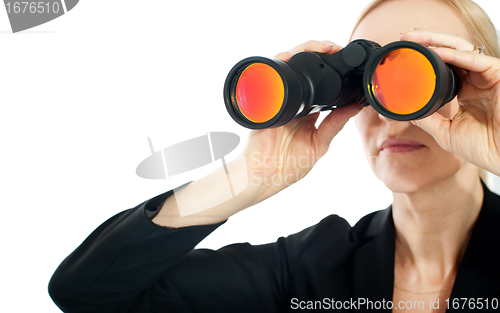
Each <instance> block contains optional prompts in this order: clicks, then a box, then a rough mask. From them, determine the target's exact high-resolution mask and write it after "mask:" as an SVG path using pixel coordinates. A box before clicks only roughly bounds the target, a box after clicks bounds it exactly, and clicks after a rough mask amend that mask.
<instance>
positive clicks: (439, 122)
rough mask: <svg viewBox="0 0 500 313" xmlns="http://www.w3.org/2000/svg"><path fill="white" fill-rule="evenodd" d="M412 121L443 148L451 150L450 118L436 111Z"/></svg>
mask: <svg viewBox="0 0 500 313" xmlns="http://www.w3.org/2000/svg"><path fill="white" fill-rule="evenodd" d="M411 123H412V124H413V125H415V126H418V127H420V128H421V129H423V130H424V131H426V132H427V133H428V134H429V135H431V136H432V137H433V138H434V140H436V142H437V143H438V144H439V146H441V148H443V149H444V150H446V151H450V149H451V145H450V128H451V120H450V119H448V118H446V117H444V116H442V115H441V114H440V113H438V112H434V113H433V114H431V115H429V116H428V117H426V118H423V119H420V120H413V121H411Z"/></svg>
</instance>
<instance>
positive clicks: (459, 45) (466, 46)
mask: <svg viewBox="0 0 500 313" xmlns="http://www.w3.org/2000/svg"><path fill="white" fill-rule="evenodd" d="M399 39H401V40H406V41H413V42H416V43H419V44H421V45H424V46H428V47H429V46H431V47H446V48H451V49H455V50H463V51H472V50H474V45H473V44H472V43H470V42H469V41H468V40H466V39H465V38H462V37H460V36H457V35H454V34H447V33H439V32H433V31H428V30H421V29H416V30H412V31H409V32H404V33H401V34H400V35H399Z"/></svg>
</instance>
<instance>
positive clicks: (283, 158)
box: [243, 41, 361, 203]
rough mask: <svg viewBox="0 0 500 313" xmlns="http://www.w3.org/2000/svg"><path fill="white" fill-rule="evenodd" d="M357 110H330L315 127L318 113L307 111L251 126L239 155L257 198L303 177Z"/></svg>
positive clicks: (313, 44) (322, 47)
mask: <svg viewBox="0 0 500 313" xmlns="http://www.w3.org/2000/svg"><path fill="white" fill-rule="evenodd" d="M341 49H342V47H340V46H338V45H335V44H333V43H331V42H329V41H322V42H318V41H308V42H306V43H304V44H301V45H299V46H297V47H295V48H294V49H292V50H290V51H288V52H284V53H280V54H278V55H276V58H278V59H281V60H283V61H288V60H289V59H290V58H291V57H292V56H293V54H295V53H297V52H305V51H314V52H320V53H325V54H333V53H335V52H337V51H339V50H341ZM360 110H361V106H360V105H359V104H353V105H349V106H345V107H340V108H336V109H334V110H332V111H331V112H330V114H328V116H326V117H325V119H324V120H323V121H322V122H321V124H320V125H319V126H318V128H317V129H316V127H315V123H316V120H317V119H318V116H319V113H314V114H309V115H307V116H304V117H302V118H299V119H293V120H291V121H290V122H289V123H287V124H285V125H283V126H281V127H278V128H269V129H262V130H251V132H250V136H249V140H248V143H247V145H246V147H245V149H244V153H243V156H244V158H245V160H246V163H247V170H248V177H249V184H251V185H254V186H258V190H259V192H258V197H257V199H256V201H255V203H257V202H260V201H262V200H264V199H266V198H268V197H270V196H272V195H274V194H276V193H277V192H279V191H281V190H283V189H284V188H286V187H287V186H289V185H291V184H293V183H295V182H297V181H298V180H300V179H301V178H303V177H304V176H305V175H306V174H307V173H308V172H309V171H310V170H311V169H312V167H313V166H314V165H315V164H316V162H317V161H318V159H319V158H321V157H322V156H323V155H324V154H325V153H326V152H327V151H328V147H329V145H330V142H331V141H332V139H333V137H335V135H337V133H338V132H339V131H340V130H341V129H342V127H343V126H344V125H345V123H346V122H347V121H348V120H349V118H351V117H352V116H354V115H356V113H358V112H359V111H360Z"/></svg>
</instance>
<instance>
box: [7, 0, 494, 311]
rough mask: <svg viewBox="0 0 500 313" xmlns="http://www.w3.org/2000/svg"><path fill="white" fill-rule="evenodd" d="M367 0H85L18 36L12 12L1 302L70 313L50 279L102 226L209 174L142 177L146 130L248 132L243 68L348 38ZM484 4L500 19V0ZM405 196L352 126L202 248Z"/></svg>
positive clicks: (349, 215)
mask: <svg viewBox="0 0 500 313" xmlns="http://www.w3.org/2000/svg"><path fill="white" fill-rule="evenodd" d="M368 2H369V1H367V0H356V1H345V0H342V1H336V0H324V1H314V0H309V1H307V2H306V1H295V2H294V1H290V0H288V1H269V0H267V1H258V0H253V1H251V2H250V1H248V2H243V1H201V0H200V1H175V2H174V1H160V0H156V1H155V0H145V1H126V0H106V1H81V2H80V3H79V4H78V5H77V6H76V7H75V8H74V9H73V10H72V11H70V12H69V13H68V14H67V15H65V16H63V17H61V18H59V19H57V20H54V21H51V22H49V23H47V24H44V25H41V26H39V27H37V28H35V29H32V30H29V31H26V32H23V33H18V34H12V33H11V32H10V25H9V22H8V19H7V14H6V12H5V10H3V8H0V47H1V49H0V51H1V52H0V108H1V109H0V110H1V111H0V136H1V137H0V138H1V154H0V158H1V162H0V183H1V191H0V197H1V198H0V199H1V204H2V207H3V210H2V212H3V214H2V218H1V219H0V223H1V227H0V231H1V236H0V240H1V248H2V257H1V267H0V271H1V274H0V277H1V278H0V279H1V281H2V286H3V288H5V289H3V291H2V304H1V305H0V306H1V309H0V310H1V311H3V312H9V313H12V312H59V309H58V308H57V307H56V306H55V305H54V304H53V303H52V301H51V299H50V298H49V296H48V293H47V284H48V282H49V279H50V277H51V275H52V273H53V272H54V270H55V269H56V267H57V266H58V265H59V263H60V262H61V261H62V260H63V259H64V258H65V257H66V256H67V255H68V254H69V253H71V252H72V251H73V250H74V249H75V248H76V247H77V246H78V245H79V244H80V243H81V242H82V241H83V240H84V239H85V238H86V237H87V236H88V235H89V234H90V232H92V230H94V229H95V228H96V227H97V226H99V225H100V224H101V223H102V222H103V221H104V220H106V219H107V218H109V217H110V216H112V215H114V214H116V213H118V212H120V211H122V210H125V209H127V208H130V207H134V206H136V205H137V204H138V203H141V202H143V201H144V200H147V199H149V198H151V197H153V196H155V195H157V194H160V193H162V192H164V191H166V190H169V189H172V188H173V187H176V186H178V185H180V184H182V183H184V182H186V181H189V180H192V179H193V178H195V177H198V176H199V175H202V174H203V173H204V172H203V171H207V169H208V170H210V167H207V169H202V170H201V172H200V171H198V172H197V171H193V172H192V173H187V174H185V175H184V174H183V175H179V177H174V178H172V179H169V180H163V181H161V180H156V181H151V180H145V179H141V178H139V177H137V176H136V175H135V168H136V166H137V165H138V164H139V163H140V162H141V161H142V160H143V159H144V158H146V157H147V156H148V155H149V154H150V149H149V145H148V142H147V137H151V139H152V141H153V144H154V147H155V149H156V150H158V149H162V148H165V147H167V146H169V145H171V144H174V143H177V142H181V141H184V140H187V139H190V138H193V137H196V136H201V135H204V134H205V133H206V132H209V131H229V132H234V133H238V134H239V135H240V136H241V137H242V139H243V140H244V139H245V137H246V134H247V130H246V129H243V128H242V127H240V126H239V125H237V124H236V123H235V122H234V121H233V120H232V119H231V118H230V117H229V115H228V114H227V112H226V109H225V107H224V103H223V99H222V87H223V83H224V79H225V76H226V74H227V72H228V71H229V70H230V68H231V67H232V66H233V65H234V64H235V63H236V62H238V61H239V60H240V59H243V58H245V57H248V56H252V55H260V56H267V57H272V56H274V54H276V53H278V52H281V51H287V50H288V49H290V48H292V47H294V46H296V45H297V44H299V43H302V42H304V41H307V40H310V39H315V40H323V39H329V40H332V41H334V42H336V43H338V44H341V45H345V44H347V43H348V38H349V35H350V31H351V29H352V27H353V25H354V22H355V20H356V18H357V16H358V14H359V13H360V12H361V10H362V8H363V7H364V6H365V5H366V4H367V3H368ZM477 2H478V3H479V4H480V5H481V6H482V7H483V8H484V9H485V10H486V11H487V12H489V14H490V16H491V18H492V20H493V21H494V23H495V25H496V26H497V27H498V26H499V25H500V14H499V13H498V12H499V10H498V9H499V7H500V5H499V2H498V0H481V1H477ZM236 153H238V150H236V151H235V152H234V153H232V154H231V155H229V156H228V159H231V157H234V156H235V155H236ZM217 166H220V164H217ZM212 167H213V166H212ZM213 168H215V167H213ZM213 168H212V169H213ZM390 203H391V195H390V193H389V192H388V191H387V190H386V189H385V187H384V186H383V185H382V184H381V183H380V182H378V180H377V179H376V178H375V177H374V176H373V175H372V173H371V171H370V169H369V167H368V165H367V163H366V161H365V157H364V153H363V151H362V148H361V145H360V141H359V139H358V136H357V133H356V130H355V128H354V123H352V122H349V123H348V125H347V126H346V127H345V129H344V130H343V131H342V132H341V134H340V135H339V136H338V137H337V138H335V139H334V141H333V143H332V145H331V148H330V152H329V153H328V154H327V155H326V156H325V157H324V158H323V159H321V160H320V162H319V163H318V165H317V167H316V168H315V169H314V170H313V171H312V172H311V173H310V174H309V175H308V176H307V177H306V178H305V179H304V180H302V181H301V182H299V183H298V184H296V185H293V186H292V187H290V188H288V189H287V190H285V191H283V192H282V193H281V194H279V195H277V196H275V197H273V198H271V199H268V200H266V201H265V202H263V203H261V204H259V205H257V206H255V207H252V208H251V209H248V210H246V211H244V212H241V213H239V214H238V215H236V216H234V217H232V218H231V219H230V221H229V222H227V223H226V224H225V225H223V226H221V227H220V228H219V229H218V230H217V231H215V232H214V233H213V234H212V235H211V236H210V237H208V238H207V239H206V240H204V241H203V242H202V243H201V244H200V247H201V246H202V247H210V248H217V247H220V246H223V245H225V244H228V243H233V242H242V241H248V242H250V243H253V244H257V243H264V242H269V241H274V240H276V239H277V238H278V237H279V236H286V235H288V234H290V233H294V232H297V231H299V230H301V229H303V228H305V227H308V226H310V225H313V224H315V223H317V222H319V221H320V220H321V219H322V218H323V217H325V216H327V215H329V214H339V215H340V216H343V217H344V218H346V219H347V220H348V221H349V222H350V223H351V224H354V223H355V222H356V221H357V220H358V219H359V218H360V217H362V216H363V215H365V214H367V213H369V212H372V211H375V210H379V209H384V208H386V207H387V206H388V205H389V204H390Z"/></svg>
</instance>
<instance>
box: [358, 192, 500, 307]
mask: <svg viewBox="0 0 500 313" xmlns="http://www.w3.org/2000/svg"><path fill="white" fill-rule="evenodd" d="M481 183H482V182H481ZM482 185H483V190H484V200H483V205H482V208H481V212H480V213H479V216H478V219H477V221H476V224H475V225H474V228H473V230H472V235H471V238H470V241H469V244H468V246H467V248H466V250H465V253H464V256H463V258H462V261H461V263H460V266H459V268H458V272H457V277H456V278H455V284H454V287H453V290H452V293H451V299H454V298H467V299H470V298H474V300H477V299H478V298H483V299H484V298H490V299H491V298H495V297H497V296H498V295H499V291H500V197H499V196H498V195H496V194H493V193H492V192H491V191H490V190H489V189H488V188H487V187H486V186H485V185H484V184H483V183H482ZM365 238H367V241H366V243H364V244H363V243H361V245H360V247H359V248H358V249H357V250H356V251H355V253H354V256H353V268H352V269H353V273H352V275H353V293H352V298H353V300H358V299H359V298H364V299H366V300H370V301H373V302H375V301H379V302H380V303H383V302H384V301H385V302H387V301H389V300H390V301H392V294H393V288H394V253H395V242H396V241H395V228H394V221H393V218H392V206H389V207H388V208H387V209H385V210H383V211H379V212H377V213H375V214H374V216H373V218H372V219H371V221H370V222H369V225H368V226H367V228H366V233H365ZM462 302H463V301H461V302H460V303H462ZM490 307H491V303H490ZM365 308H366V307H365ZM361 311H363V310H361ZM367 311H371V310H367ZM377 311H380V312H391V310H389V309H386V310H383V309H377ZM465 311H467V310H465ZM481 311H482V312H488V311H487V310H481ZM447 312H456V311H455V310H453V309H451V308H450V310H448V311H447ZM490 312H491V311H490Z"/></svg>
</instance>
